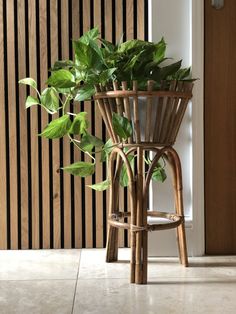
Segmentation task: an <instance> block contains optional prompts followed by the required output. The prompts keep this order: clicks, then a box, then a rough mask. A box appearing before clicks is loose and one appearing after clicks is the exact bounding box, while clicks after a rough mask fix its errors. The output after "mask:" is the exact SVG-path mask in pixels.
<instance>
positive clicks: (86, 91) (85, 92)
mask: <svg viewBox="0 0 236 314" xmlns="http://www.w3.org/2000/svg"><path fill="white" fill-rule="evenodd" d="M94 94H95V88H94V87H93V86H91V85H84V86H83V87H81V88H80V89H79V92H78V94H77V95H76V96H75V101H84V100H88V99H90V98H91V97H92V96H93V95H94Z"/></svg>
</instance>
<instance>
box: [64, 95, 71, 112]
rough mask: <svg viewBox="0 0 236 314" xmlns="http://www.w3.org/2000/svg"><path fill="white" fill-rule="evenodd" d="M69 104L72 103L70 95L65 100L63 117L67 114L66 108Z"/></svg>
mask: <svg viewBox="0 0 236 314" xmlns="http://www.w3.org/2000/svg"><path fill="white" fill-rule="evenodd" d="M69 102H70V95H68V96H67V97H66V100H65V102H64V104H63V106H62V114H63V115H64V114H65V111H66V106H67V105H68V103H69Z"/></svg>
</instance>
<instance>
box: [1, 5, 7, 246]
mask: <svg viewBox="0 0 236 314" xmlns="http://www.w3.org/2000/svg"><path fill="white" fill-rule="evenodd" d="M3 1H4V0H0V82H1V84H0V110H1V115H0V126H1V133H0V173H1V180H0V230H1V232H0V249H7V197H6V195H7V191H6V131H5V128H6V125H5V84H4V26H3Z"/></svg>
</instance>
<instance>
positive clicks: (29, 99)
mask: <svg viewBox="0 0 236 314" xmlns="http://www.w3.org/2000/svg"><path fill="white" fill-rule="evenodd" d="M39 104H40V103H39V101H38V98H35V97H32V96H28V97H27V99H26V102H25V107H26V109H27V108H30V107H31V106H34V105H39Z"/></svg>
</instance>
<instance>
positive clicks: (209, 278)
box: [78, 276, 236, 283]
mask: <svg viewBox="0 0 236 314" xmlns="http://www.w3.org/2000/svg"><path fill="white" fill-rule="evenodd" d="M153 279H162V280H169V279H175V280H180V281H186V282H187V281H188V280H193V279H197V280H215V281H216V280H222V281H223V280H224V281H226V280H227V281H228V282H235V283H236V278H235V279H231V278H228V277H193V276H192V277H174V276H171V277H163V276H153V277H150V278H149V279H148V280H153ZM78 280H79V281H80V280H81V281H86V280H127V277H107V278H106V277H93V278H91V277H79V278H78Z"/></svg>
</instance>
